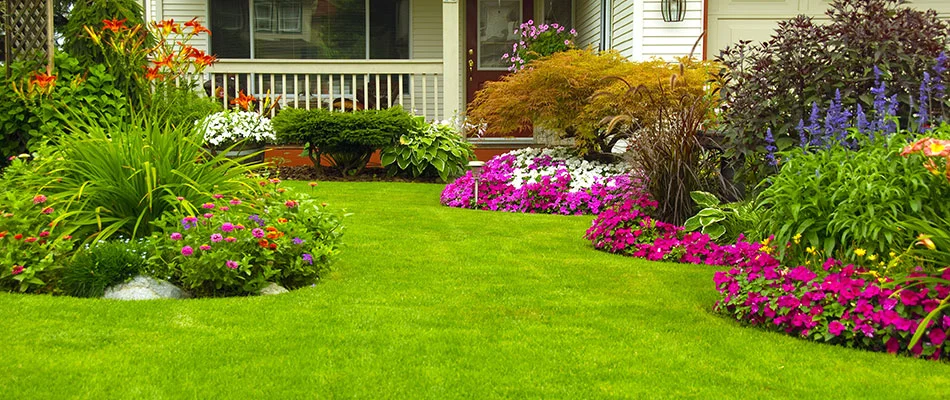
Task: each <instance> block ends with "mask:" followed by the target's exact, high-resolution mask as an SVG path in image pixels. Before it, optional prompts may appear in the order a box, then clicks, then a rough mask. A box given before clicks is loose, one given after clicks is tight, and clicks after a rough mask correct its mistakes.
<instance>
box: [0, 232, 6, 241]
mask: <svg viewBox="0 0 950 400" xmlns="http://www.w3.org/2000/svg"><path fill="white" fill-rule="evenodd" d="M7 233H8V232H7V231H3V232H0V239H3V238H5V237H7Z"/></svg>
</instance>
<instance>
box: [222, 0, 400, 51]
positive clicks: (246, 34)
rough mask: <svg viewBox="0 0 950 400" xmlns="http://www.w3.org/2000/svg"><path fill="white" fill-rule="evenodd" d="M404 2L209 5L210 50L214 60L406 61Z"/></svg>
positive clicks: (290, 0) (252, 0)
mask: <svg viewBox="0 0 950 400" xmlns="http://www.w3.org/2000/svg"><path fill="white" fill-rule="evenodd" d="M410 1H411V0H333V1H328V0H239V1H233V0H209V9H210V11H211V22H210V25H211V31H212V32H213V33H214V34H213V35H211V51H212V52H213V53H215V54H216V55H217V56H218V58H256V59H406V58H409V32H410V21H409V19H410V17H409V9H410ZM252 11H253V12H252ZM251 27H253V29H251Z"/></svg>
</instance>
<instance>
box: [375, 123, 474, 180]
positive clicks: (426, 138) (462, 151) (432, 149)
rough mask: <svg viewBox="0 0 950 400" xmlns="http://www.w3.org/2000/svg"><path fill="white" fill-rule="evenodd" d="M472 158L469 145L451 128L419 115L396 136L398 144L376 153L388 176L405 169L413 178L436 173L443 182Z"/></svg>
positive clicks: (461, 171)
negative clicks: (403, 132) (429, 121)
mask: <svg viewBox="0 0 950 400" xmlns="http://www.w3.org/2000/svg"><path fill="white" fill-rule="evenodd" d="M474 158H475V152H474V151H473V150H472V145H471V144H469V143H468V142H467V141H465V138H463V137H462V135H461V134H459V132H458V131H457V130H456V129H455V128H454V127H452V126H451V125H446V124H439V123H433V124H430V123H428V122H426V121H425V117H421V116H420V117H414V118H413V121H412V128H411V129H410V130H409V133H406V134H405V135H402V136H400V137H399V143H398V144H396V145H394V146H390V147H386V148H384V149H383V151H382V153H380V159H381V161H382V164H383V166H384V167H388V169H389V173H390V174H391V175H395V174H396V173H399V172H409V173H411V174H412V176H414V177H419V176H423V175H429V176H436V175H437V176H438V177H439V178H441V179H442V180H443V181H448V179H449V178H450V177H457V176H460V175H462V174H463V173H465V170H466V169H467V168H468V161H469V160H471V159H474Z"/></svg>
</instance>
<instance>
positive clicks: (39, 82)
mask: <svg viewBox="0 0 950 400" xmlns="http://www.w3.org/2000/svg"><path fill="white" fill-rule="evenodd" d="M30 84H32V85H36V86H39V87H40V88H41V89H46V88H48V87H51V86H53V85H54V84H56V75H51V74H34V75H33V79H31V80H30Z"/></svg>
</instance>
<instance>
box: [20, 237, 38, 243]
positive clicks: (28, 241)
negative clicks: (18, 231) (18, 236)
mask: <svg viewBox="0 0 950 400" xmlns="http://www.w3.org/2000/svg"><path fill="white" fill-rule="evenodd" d="M23 241H24V242H27V243H33V242H35V241H36V238H35V237H33V236H30V237H28V238H26V239H23Z"/></svg>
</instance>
